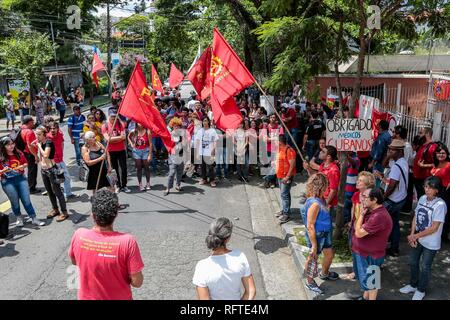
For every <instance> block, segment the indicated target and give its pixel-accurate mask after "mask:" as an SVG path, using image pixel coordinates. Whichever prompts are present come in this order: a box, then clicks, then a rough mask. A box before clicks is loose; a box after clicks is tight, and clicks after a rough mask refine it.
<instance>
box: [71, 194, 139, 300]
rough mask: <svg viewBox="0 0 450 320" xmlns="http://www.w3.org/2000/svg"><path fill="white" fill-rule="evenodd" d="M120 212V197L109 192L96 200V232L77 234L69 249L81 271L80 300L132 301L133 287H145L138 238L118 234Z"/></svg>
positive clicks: (93, 202)
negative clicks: (143, 285)
mask: <svg viewBox="0 0 450 320" xmlns="http://www.w3.org/2000/svg"><path fill="white" fill-rule="evenodd" d="M118 210H119V200H118V198H117V195H116V194H115V193H113V192H111V191H109V190H108V189H106V188H102V189H100V190H98V191H97V192H96V193H95V194H94V195H93V197H92V217H93V220H94V227H93V228H92V229H85V228H80V229H78V230H77V231H75V234H74V235H73V237H72V241H71V244H70V248H69V257H70V259H71V260H72V263H73V264H74V265H76V266H78V268H79V283H80V288H79V290H78V299H79V300H131V299H133V296H132V292H131V286H133V287H135V288H139V287H141V286H142V283H143V281H144V277H143V275H142V270H143V269H144V263H143V261H142V257H141V253H140V250H139V246H138V244H137V242H136V240H135V238H134V237H133V236H131V235H129V234H126V233H120V232H117V231H114V228H113V224H114V220H115V218H116V217H117V214H118Z"/></svg>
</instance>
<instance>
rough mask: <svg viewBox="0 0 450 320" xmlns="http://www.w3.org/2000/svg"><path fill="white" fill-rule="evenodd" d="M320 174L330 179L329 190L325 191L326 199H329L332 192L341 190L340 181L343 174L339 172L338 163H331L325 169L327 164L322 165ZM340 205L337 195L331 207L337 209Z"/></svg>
mask: <svg viewBox="0 0 450 320" xmlns="http://www.w3.org/2000/svg"><path fill="white" fill-rule="evenodd" d="M319 172H322V173H323V174H325V175H326V176H327V178H328V188H327V191H325V194H324V198H325V199H327V198H328V195H329V194H330V192H331V190H338V188H339V180H340V179H341V172H340V170H339V167H338V165H337V164H336V162H333V163H331V164H330V165H329V166H328V167H327V168H325V162H324V163H322V164H321V165H320V168H319ZM337 204H338V196H337V193H336V195H335V196H334V198H333V200H331V202H330V207H332V208H333V207H336V206H337Z"/></svg>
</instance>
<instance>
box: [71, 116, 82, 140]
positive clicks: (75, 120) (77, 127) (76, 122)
mask: <svg viewBox="0 0 450 320" xmlns="http://www.w3.org/2000/svg"><path fill="white" fill-rule="evenodd" d="M85 121H86V117H85V116H84V115H82V114H81V115H79V116H76V115H73V116H71V117H70V118H69V121H67V127H68V128H70V129H72V137H73V138H74V139H80V133H81V132H82V131H83V126H84V122H85Z"/></svg>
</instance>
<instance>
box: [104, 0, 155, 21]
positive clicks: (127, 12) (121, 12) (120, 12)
mask: <svg viewBox="0 0 450 320" xmlns="http://www.w3.org/2000/svg"><path fill="white" fill-rule="evenodd" d="M129 2H130V3H129V4H128V5H127V6H125V7H124V9H121V8H115V9H113V10H111V16H113V17H129V16H131V15H132V14H134V4H135V3H136V1H129ZM148 2H149V3H151V2H152V1H151V0H149V1H148ZM97 10H98V13H96V14H95V15H96V16H101V15H102V14H106V6H104V7H100V6H98V7H97ZM148 11H149V10H148V9H147V10H146V12H148Z"/></svg>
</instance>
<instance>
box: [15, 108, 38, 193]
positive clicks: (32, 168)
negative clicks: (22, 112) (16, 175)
mask: <svg viewBox="0 0 450 320" xmlns="http://www.w3.org/2000/svg"><path fill="white" fill-rule="evenodd" d="M33 128H34V120H33V118H32V117H31V116H29V115H27V116H24V117H23V122H22V127H21V129H22V130H21V131H20V132H21V133H20V134H21V136H22V140H23V142H24V143H25V149H23V154H24V155H25V158H26V159H27V162H28V174H27V175H28V186H29V187H30V193H31V194H33V193H39V192H41V190H40V189H37V188H36V185H37V173H38V165H37V152H38V149H37V147H36V145H35V142H36V135H35V134H34V131H33Z"/></svg>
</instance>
